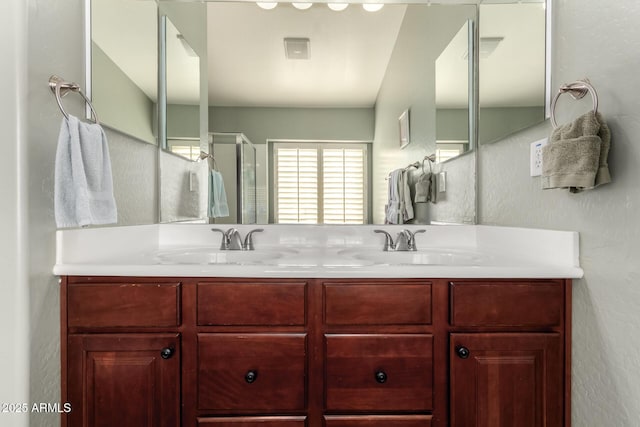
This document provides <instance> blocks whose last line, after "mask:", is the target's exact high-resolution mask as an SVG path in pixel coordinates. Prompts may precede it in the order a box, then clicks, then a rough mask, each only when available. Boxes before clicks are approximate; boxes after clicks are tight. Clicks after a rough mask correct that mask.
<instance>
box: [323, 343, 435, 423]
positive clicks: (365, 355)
mask: <svg viewBox="0 0 640 427" xmlns="http://www.w3.org/2000/svg"><path fill="white" fill-rule="evenodd" d="M325 346H326V349H325V351H326V379H325V387H326V391H325V395H326V409H327V410H329V411H352V410H356V411H376V412H378V411H427V410H431V409H432V407H433V404H432V401H433V369H432V365H433V337H432V336H431V335H425V334H402V335H326V336H325Z"/></svg>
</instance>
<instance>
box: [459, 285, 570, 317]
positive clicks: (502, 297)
mask: <svg viewBox="0 0 640 427" xmlns="http://www.w3.org/2000/svg"><path fill="white" fill-rule="evenodd" d="M449 286H450V297H451V324H452V325H453V326H512V327H517V326H523V327H524V326H539V327H545V326H559V325H560V324H561V322H562V318H563V312H564V309H563V307H564V297H563V287H562V284H561V282H559V281H555V282H554V281H540V282H525V281H522V282H451V283H450V284H449Z"/></svg>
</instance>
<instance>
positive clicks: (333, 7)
mask: <svg viewBox="0 0 640 427" xmlns="http://www.w3.org/2000/svg"><path fill="white" fill-rule="evenodd" d="M327 6H329V9H331V10H335V11H336V12H340V11H341V10H345V9H346V8H347V6H349V3H327Z"/></svg>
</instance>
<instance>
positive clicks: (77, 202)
mask: <svg viewBox="0 0 640 427" xmlns="http://www.w3.org/2000/svg"><path fill="white" fill-rule="evenodd" d="M54 211H55V218H56V224H57V226H58V227H59V228H63V227H78V226H80V227H84V226H87V225H91V224H113V223H115V222H117V221H118V215H117V210H116V202H115V199H114V198H113V180H112V177H111V161H110V159H109V147H108V144H107V137H106V135H105V133H104V130H103V129H102V127H101V126H100V125H99V124H94V123H84V122H81V121H80V120H78V118H77V117H74V116H72V115H69V118H68V119H67V118H63V119H62V124H61V126H60V134H59V136H58V147H57V150H56V163H55V172H54Z"/></svg>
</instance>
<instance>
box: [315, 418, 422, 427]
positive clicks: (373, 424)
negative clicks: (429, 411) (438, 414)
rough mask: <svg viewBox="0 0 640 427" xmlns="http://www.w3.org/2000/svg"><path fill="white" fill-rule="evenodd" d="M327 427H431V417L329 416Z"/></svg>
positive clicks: (326, 421) (325, 422)
mask: <svg viewBox="0 0 640 427" xmlns="http://www.w3.org/2000/svg"><path fill="white" fill-rule="evenodd" d="M324 425H325V427H430V426H431V415H362V416H360V415H327V416H325V417H324Z"/></svg>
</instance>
